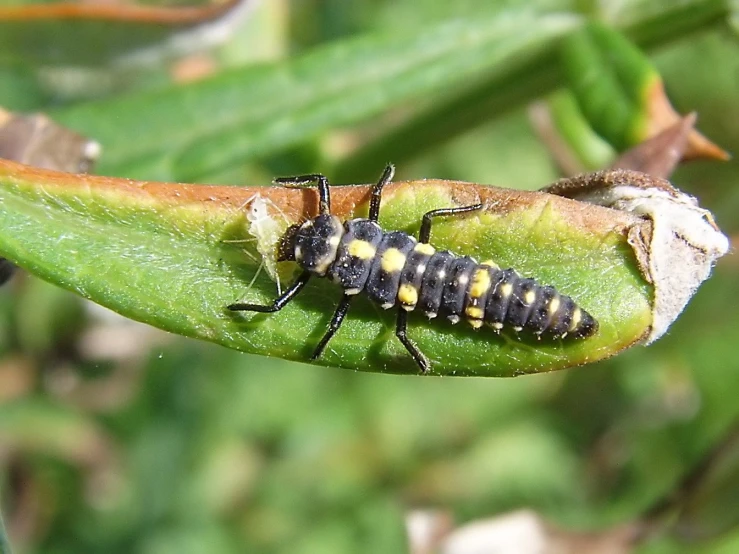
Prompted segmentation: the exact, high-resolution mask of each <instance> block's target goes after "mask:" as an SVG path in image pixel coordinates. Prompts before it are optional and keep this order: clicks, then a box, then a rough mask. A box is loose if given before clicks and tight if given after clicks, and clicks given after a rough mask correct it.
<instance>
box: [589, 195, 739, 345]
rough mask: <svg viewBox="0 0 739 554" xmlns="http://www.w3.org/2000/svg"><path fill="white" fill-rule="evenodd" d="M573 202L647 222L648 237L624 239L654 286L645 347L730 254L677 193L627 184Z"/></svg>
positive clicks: (704, 216)
mask: <svg viewBox="0 0 739 554" xmlns="http://www.w3.org/2000/svg"><path fill="white" fill-rule="evenodd" d="M576 198H577V199H578V200H582V201H585V202H590V203H592V204H598V205H600V206H607V207H609V208H614V209H617V210H622V211H627V212H631V213H634V214H636V215H641V216H645V217H647V218H649V219H650V220H651V222H652V232H651V237H650V236H645V234H644V233H643V232H641V231H640V230H638V229H634V230H632V231H634V232H633V233H629V238H630V242H631V243H632V246H633V247H634V249H635V252H636V255H637V259H638V260H639V263H640V264H641V266H642V267H641V269H642V272H643V273H644V274H645V278H647V279H648V280H649V281H651V282H652V283H653V285H654V306H653V322H652V329H651V331H650V333H649V335H648V336H647V337H646V339H645V343H646V344H649V343H651V342H654V341H655V340H657V339H658V338H660V337H661V336H662V335H664V334H665V332H666V331H667V329H668V328H669V326H670V325H671V324H672V322H673V321H675V319H676V318H677V317H678V316H679V315H680V313H681V312H682V311H683V308H685V305H686V304H687V303H688V301H689V300H690V298H691V297H692V296H693V294H694V293H695V291H696V290H697V289H698V286H699V285H700V284H701V283H702V282H703V281H705V280H706V279H707V278H708V276H709V275H710V273H711V268H712V267H713V265H714V264H715V262H716V260H717V259H718V258H720V257H721V256H723V255H724V254H726V253H727V252H728V250H729V239H728V238H727V237H726V236H725V235H724V234H723V233H721V231H720V230H719V228H718V227H717V226H716V223H715V222H714V219H713V215H712V214H711V212H709V211H708V210H705V209H703V208H701V207H700V206H699V205H698V201H697V200H696V199H695V198H694V197H692V196H690V195H688V194H685V193H682V192H680V191H678V190H677V189H673V190H671V191H670V190H665V189H664V188H657V187H655V188H651V187H650V188H644V187H638V186H631V185H628V184H618V185H616V186H612V187H606V188H600V189H595V190H589V191H588V192H587V193H585V194H582V195H578V196H577V197H576Z"/></svg>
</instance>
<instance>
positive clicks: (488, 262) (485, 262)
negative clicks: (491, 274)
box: [480, 260, 499, 269]
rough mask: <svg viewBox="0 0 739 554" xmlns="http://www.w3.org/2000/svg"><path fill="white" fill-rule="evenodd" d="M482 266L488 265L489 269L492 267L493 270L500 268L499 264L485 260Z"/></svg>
mask: <svg viewBox="0 0 739 554" xmlns="http://www.w3.org/2000/svg"><path fill="white" fill-rule="evenodd" d="M480 265H486V266H488V267H492V268H493V269H498V268H499V266H498V264H496V263H495V262H494V261H493V260H485V261H484V262H482V263H481V264H480Z"/></svg>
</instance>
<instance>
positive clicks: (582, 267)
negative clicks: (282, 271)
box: [0, 162, 651, 376]
mask: <svg viewBox="0 0 739 554" xmlns="http://www.w3.org/2000/svg"><path fill="white" fill-rule="evenodd" d="M0 184H1V185H2V186H1V187H0V203H1V205H2V207H3V209H2V212H0V229H2V235H1V236H0V254H1V255H3V256H6V257H7V258H9V259H10V260H12V261H14V262H15V263H17V264H19V265H20V266H22V267H25V268H27V269H28V270H29V271H31V272H32V273H35V274H37V275H39V276H40V277H42V278H44V279H47V280H49V281H51V282H54V283H56V284H59V285H61V286H63V287H65V288H68V289H72V290H74V291H76V292H78V293H79V294H81V295H83V296H85V297H87V298H90V299H92V300H94V301H96V302H99V303H100V304H103V305H105V306H108V307H109V308H111V309H113V310H115V311H117V312H119V313H121V314H123V315H126V316H128V317H130V318H132V319H136V320H139V321H143V322H145V323H149V324H151V325H154V326H157V327H160V328H162V329H166V330H169V331H172V332H175V333H180V334H183V335H186V336H190V337H195V338H200V339H204V340H208V341H212V342H216V343H219V344H222V345H224V346H227V347H230V348H236V349H239V350H243V351H247V352H254V353H260V354H267V355H272V356H279V357H283V358H288V359H293V360H302V361H306V360H308V358H309V356H310V353H311V352H312V350H313V348H314V346H315V344H316V342H317V341H318V340H319V339H320V337H321V336H322V335H323V333H324V331H325V329H326V326H327V324H328V321H329V319H330V318H331V315H332V313H333V305H334V304H335V303H336V302H337V301H338V298H339V294H338V290H336V288H335V286H333V285H332V284H331V283H329V282H327V281H326V280H322V279H315V280H314V281H313V282H311V283H310V284H309V286H308V287H307V288H306V290H305V291H304V292H303V293H302V294H301V295H299V296H298V297H297V299H296V300H295V301H294V302H292V303H290V304H289V305H288V306H287V307H286V308H285V309H284V310H282V311H281V312H279V313H277V314H249V313H247V314H244V313H237V314H234V313H230V312H228V311H227V310H226V309H225V306H226V305H228V304H230V303H232V302H235V301H238V300H246V301H249V302H269V301H270V300H271V299H273V298H274V296H275V295H276V291H275V283H274V282H273V281H272V280H270V278H269V277H268V275H267V272H265V271H261V272H260V273H259V276H258V277H257V278H256V279H255V280H254V283H253V286H251V288H250V287H249V283H250V281H251V280H252V279H253V278H254V276H255V273H257V272H258V268H259V266H260V265H261V261H262V260H261V256H260V255H259V254H258V253H257V250H256V247H257V245H256V244H254V242H253V238H252V237H251V235H250V234H249V232H248V221H247V219H246V212H247V209H246V208H247V207H248V206H249V205H250V202H252V201H253V200H254V199H255V198H256V197H261V198H263V199H265V200H267V201H268V202H270V203H271V204H272V205H273V206H274V208H275V209H274V210H272V213H274V217H275V221H277V222H279V223H280V224H281V225H282V227H283V228H284V227H286V226H287V225H288V223H289V222H294V221H297V220H298V219H299V218H300V217H301V216H305V215H309V214H311V213H314V212H315V200H316V199H315V195H314V191H301V190H292V189H285V188H280V187H269V188H254V187H243V188H241V187H240V188H236V187H214V186H198V185H175V184H162V183H141V182H135V181H130V180H119V179H111V178H103V177H92V176H77V175H68V174H63V173H55V172H48V171H42V170H38V169H33V168H27V167H25V166H21V165H18V164H13V163H10V162H1V163H0ZM367 193H368V188H367V187H363V186H350V187H334V188H333V189H332V194H333V209H334V212H335V213H336V214H337V215H338V216H339V217H341V218H347V217H351V215H352V214H354V213H355V212H356V213H362V211H363V210H366V206H365V202H366V200H367ZM479 200H482V201H483V202H485V203H486V206H487V209H486V211H485V212H483V213H481V214H477V215H473V216H470V217H466V218H464V219H462V218H452V220H449V221H442V222H440V223H439V224H438V225H435V227H434V230H433V233H432V242H433V243H434V244H435V245H436V246H438V247H443V248H449V249H451V250H453V251H456V252H458V253H463V254H470V255H473V256H475V257H476V258H477V259H487V258H492V259H495V260H496V261H497V262H498V263H499V264H500V265H501V266H512V267H515V268H516V269H517V270H518V271H519V272H520V273H522V274H523V275H526V276H532V277H535V278H537V279H538V280H539V281H540V282H542V283H546V284H551V285H554V286H556V287H558V289H559V290H561V291H562V292H563V293H565V294H568V295H571V296H572V297H573V298H575V299H576V300H577V302H578V303H580V304H581V305H582V306H583V307H585V309H587V310H588V311H589V312H591V313H592V314H593V315H594V316H595V317H596V318H597V319H598V320H599V322H600V326H601V328H600V332H599V333H598V334H597V335H596V336H595V337H592V338H590V339H587V340H580V341H576V340H564V341H551V340H550V341H547V340H541V341H536V340H534V339H533V338H529V339H527V338H525V337H521V338H517V337H514V336H509V335H505V334H504V335H502V336H498V335H496V334H494V333H493V332H492V331H490V330H487V329H482V330H480V331H474V330H473V329H471V328H469V327H467V326H466V325H458V326H452V325H451V324H448V323H447V322H444V321H440V320H434V321H431V322H429V321H427V320H426V319H425V318H423V317H422V316H418V315H416V314H412V316H411V318H410V325H409V334H410V336H411V337H412V338H413V340H415V341H416V342H417V344H418V345H419V347H420V348H421V349H422V350H423V351H424V352H425V353H427V355H428V356H429V357H430V358H431V360H432V364H433V369H434V372H436V373H441V374H452V375H489V376H511V375H517V374H521V373H528V372H538V371H548V370H552V369H558V368H563V367H568V366H572V365H576V364H582V363H586V362H590V361H594V360H597V359H601V358H604V357H607V356H610V355H612V354H614V353H616V352H618V351H620V350H622V349H623V348H625V347H627V346H629V345H631V344H633V343H634V342H636V341H637V340H639V339H640V338H641V337H642V336H643V335H644V334H645V333H646V332H647V330H648V328H649V325H650V324H651V314H650V299H649V297H650V288H649V286H648V285H647V284H646V283H645V282H644V281H643V280H642V278H641V276H640V274H639V271H638V270H637V266H636V262H635V260H634V256H633V253H632V250H631V248H630V246H629V245H628V244H627V241H626V236H625V232H626V229H627V228H628V227H629V225H633V224H634V222H635V221H638V220H637V218H635V217H634V216H630V215H628V214H622V213H619V212H617V211H614V210H608V209H604V208H600V207H597V206H588V205H584V204H580V203H578V202H574V201H571V200H568V199H565V198H560V197H557V196H552V195H548V194H544V193H536V192H521V191H512V190H507V189H499V188H493V187H483V186H479V185H474V184H469V183H459V182H451V181H437V180H426V181H411V182H406V183H398V184H394V185H391V186H389V187H388V190H387V193H386V194H385V202H384V204H383V210H382V214H381V223H382V224H383V225H384V226H385V227H386V228H391V229H402V230H405V231H408V232H415V231H416V230H417V229H418V226H419V223H420V219H421V216H422V214H423V213H424V212H426V211H428V210H430V209H433V208H438V207H443V206H452V205H455V204H461V205H464V204H472V203H475V202H477V201H479ZM357 206H358V208H357ZM365 213H366V212H365ZM278 214H281V215H278ZM624 299H628V301H624ZM393 316H394V314H392V313H387V312H385V311H383V310H381V309H379V308H378V307H376V306H375V305H373V304H371V303H370V302H369V301H368V300H366V299H364V298H362V299H361V300H358V301H357V302H355V305H354V306H353V307H352V310H351V312H350V315H349V316H348V318H347V320H346V321H345V323H344V326H343V327H342V328H341V330H340V332H339V333H338V334H337V336H336V337H335V338H334V339H333V340H332V342H331V343H329V347H328V349H327V351H326V353H325V354H324V356H323V357H322V358H320V360H319V361H318V363H322V364H328V365H334V366H340V367H345V368H353V369H362V370H369V371H384V372H404V373H415V372H416V371H417V368H416V366H415V365H414V364H413V362H412V360H411V359H410V357H409V356H408V354H407V353H406V351H405V350H404V348H403V346H402V345H401V344H400V343H399V342H398V341H397V339H396V338H395V334H394V317H393Z"/></svg>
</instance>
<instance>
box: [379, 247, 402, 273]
mask: <svg viewBox="0 0 739 554" xmlns="http://www.w3.org/2000/svg"><path fill="white" fill-rule="evenodd" d="M404 265H405V254H403V253H402V252H401V251H400V250H398V249H397V248H388V249H387V250H385V252H384V253H383V255H382V260H381V267H382V269H383V270H384V271H387V272H388V273H396V272H398V271H400V270H401V269H403V266H404Z"/></svg>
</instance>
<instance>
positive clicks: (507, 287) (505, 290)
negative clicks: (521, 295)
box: [500, 283, 513, 298]
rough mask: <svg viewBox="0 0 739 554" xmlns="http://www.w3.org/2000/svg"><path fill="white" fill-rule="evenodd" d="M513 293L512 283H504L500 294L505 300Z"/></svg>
mask: <svg viewBox="0 0 739 554" xmlns="http://www.w3.org/2000/svg"><path fill="white" fill-rule="evenodd" d="M512 292H513V285H511V284H510V283H503V284H502V285H501V286H500V294H501V296H503V298H508V297H509V296H510V295H511V293H512Z"/></svg>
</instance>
